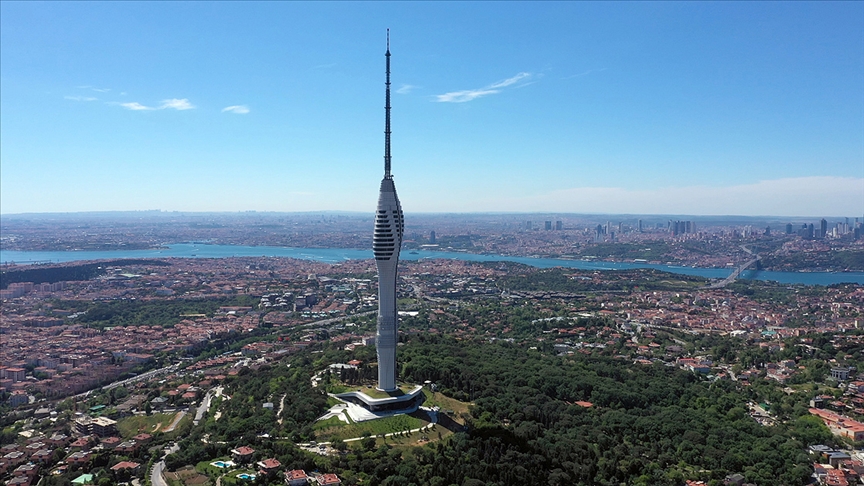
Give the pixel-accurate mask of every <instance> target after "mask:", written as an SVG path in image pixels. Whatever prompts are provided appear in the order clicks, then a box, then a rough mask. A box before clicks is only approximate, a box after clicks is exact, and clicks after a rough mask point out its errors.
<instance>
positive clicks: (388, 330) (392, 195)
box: [372, 30, 405, 391]
mask: <svg viewBox="0 0 864 486" xmlns="http://www.w3.org/2000/svg"><path fill="white" fill-rule="evenodd" d="M385 59H386V61H387V62H386V64H387V68H386V73H387V74H386V76H387V77H386V83H385V87H386V88H385V93H386V95H385V96H386V97H385V104H384V178H383V179H382V180H381V188H380V190H379V192H378V207H377V209H376V212H375V229H374V233H373V236H372V252H373V254H374V255H375V265H376V266H377V267H378V326H377V332H376V335H375V347H376V350H377V353H378V389H380V390H385V391H393V390H395V389H396V341H397V336H398V332H399V330H398V324H399V317H398V315H397V312H396V276H397V270H398V269H397V267H398V265H399V250H400V249H401V247H402V233H403V231H404V230H405V222H404V221H403V219H402V206H401V204H400V203H399V197H398V196H397V195H396V186H395V184H394V183H393V176H392V175H391V174H390V32H389V30H388V32H387V52H386V54H385Z"/></svg>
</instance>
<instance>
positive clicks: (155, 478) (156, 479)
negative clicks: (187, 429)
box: [150, 443, 180, 486]
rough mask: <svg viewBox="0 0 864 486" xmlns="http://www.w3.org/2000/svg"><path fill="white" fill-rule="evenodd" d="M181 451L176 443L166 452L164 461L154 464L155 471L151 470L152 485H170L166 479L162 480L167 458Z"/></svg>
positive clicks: (163, 457)
mask: <svg viewBox="0 0 864 486" xmlns="http://www.w3.org/2000/svg"><path fill="white" fill-rule="evenodd" d="M179 450H180V447H178V446H177V444H176V443H174V444H171V447H168V448H167V449H165V450H164V454H163V455H162V459H161V460H160V461H159V462H157V463H156V464H153V469H151V470H150V484H152V485H153V486H168V483H166V482H165V479H163V478H162V472H163V471H164V470H165V456H167V455H168V454H171V453H174V452H177V451H179Z"/></svg>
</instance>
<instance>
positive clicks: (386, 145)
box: [384, 29, 391, 179]
mask: <svg viewBox="0 0 864 486" xmlns="http://www.w3.org/2000/svg"><path fill="white" fill-rule="evenodd" d="M384 57H385V58H386V59H387V81H386V82H385V83H384V84H385V86H386V87H387V89H386V91H387V94H386V97H385V103H384V178H385V179H390V178H391V176H390V29H387V52H386V53H385V54H384Z"/></svg>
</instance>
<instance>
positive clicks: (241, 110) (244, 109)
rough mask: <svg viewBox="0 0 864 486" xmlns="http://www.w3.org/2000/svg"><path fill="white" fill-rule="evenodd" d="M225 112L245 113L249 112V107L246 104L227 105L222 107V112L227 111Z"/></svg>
mask: <svg viewBox="0 0 864 486" xmlns="http://www.w3.org/2000/svg"><path fill="white" fill-rule="evenodd" d="M225 112H228V113H236V114H238V115H245V114H246V113H249V107H248V106H246V105H233V106H226V107H225V108H222V113H225Z"/></svg>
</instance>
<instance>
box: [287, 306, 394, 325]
mask: <svg viewBox="0 0 864 486" xmlns="http://www.w3.org/2000/svg"><path fill="white" fill-rule="evenodd" d="M376 313H378V309H375V310H371V311H366V312H358V313H356V314H349V315H347V316H341V317H331V318H329V319H324V320H320V321H315V322H309V323H307V324H303V325H300V326H298V327H314V326H326V325H328V324H333V323H335V322H339V321H344V320H345V319H351V318H352V317H357V316H366V315H369V314H376Z"/></svg>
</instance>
